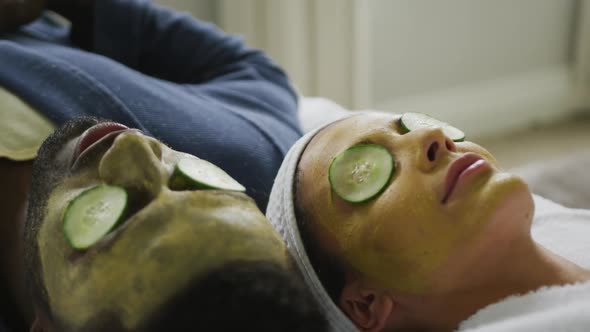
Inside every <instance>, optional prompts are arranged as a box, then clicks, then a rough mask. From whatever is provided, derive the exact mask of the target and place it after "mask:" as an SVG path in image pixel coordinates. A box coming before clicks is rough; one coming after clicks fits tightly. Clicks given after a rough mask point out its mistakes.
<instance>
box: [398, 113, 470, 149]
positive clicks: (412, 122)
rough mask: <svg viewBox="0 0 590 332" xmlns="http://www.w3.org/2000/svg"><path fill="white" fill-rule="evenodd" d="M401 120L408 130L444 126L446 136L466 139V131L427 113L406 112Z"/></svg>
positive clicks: (458, 139) (456, 140)
mask: <svg viewBox="0 0 590 332" xmlns="http://www.w3.org/2000/svg"><path fill="white" fill-rule="evenodd" d="M400 122H401V125H402V127H403V128H404V130H406V132H409V131H412V130H416V129H420V128H442V131H443V132H444V133H445V136H447V137H448V138H450V139H452V140H453V141H454V142H463V141H464V140H465V133H463V131H461V130H459V129H457V128H455V127H453V126H451V125H450V124H448V123H446V122H442V121H440V120H437V119H435V118H433V117H431V116H429V115H426V114H422V113H404V114H403V115H402V117H401V119H400Z"/></svg>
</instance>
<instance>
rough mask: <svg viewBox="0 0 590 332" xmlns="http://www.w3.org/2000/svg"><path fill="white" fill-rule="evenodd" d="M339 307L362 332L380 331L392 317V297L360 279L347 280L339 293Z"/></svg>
mask: <svg viewBox="0 0 590 332" xmlns="http://www.w3.org/2000/svg"><path fill="white" fill-rule="evenodd" d="M340 309H342V311H344V313H345V314H346V315H347V316H348V317H349V318H350V320H351V321H352V322H353V323H354V324H355V325H356V326H357V327H358V328H359V329H360V330H361V331H364V332H378V331H382V330H383V329H384V328H385V326H386V325H387V322H388V321H389V320H390V319H392V314H393V310H394V301H393V298H392V297H391V296H390V295H389V294H388V293H386V292H385V291H383V290H379V289H376V288H372V287H369V286H367V285H365V284H364V282H363V281H362V280H359V279H355V280H352V281H350V280H349V281H347V282H346V285H344V289H343V290H342V293H341V294H340Z"/></svg>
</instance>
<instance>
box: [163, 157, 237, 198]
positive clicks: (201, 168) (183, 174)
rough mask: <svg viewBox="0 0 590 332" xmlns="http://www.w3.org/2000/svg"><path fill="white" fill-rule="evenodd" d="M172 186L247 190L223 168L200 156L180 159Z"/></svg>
mask: <svg viewBox="0 0 590 332" xmlns="http://www.w3.org/2000/svg"><path fill="white" fill-rule="evenodd" d="M170 186H171V187H174V188H179V189H184V188H189V189H192V188H194V189H220V190H230V191H246V188H245V187H244V186H242V185H241V184H240V183H239V182H238V181H236V180H234V179H233V178H232V177H231V176H229V175H228V174H227V173H226V172H224V171H223V170H222V169H221V168H219V167H217V166H215V165H213V164H212V163H210V162H208V161H206V160H203V159H199V158H185V159H182V160H180V162H178V164H176V167H175V169H174V174H173V176H172V180H171V184H170Z"/></svg>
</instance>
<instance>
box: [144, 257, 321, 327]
mask: <svg viewBox="0 0 590 332" xmlns="http://www.w3.org/2000/svg"><path fill="white" fill-rule="evenodd" d="M191 284H192V285H191V287H189V288H188V289H184V290H182V291H179V292H178V294H177V295H176V296H173V297H172V298H171V299H170V300H169V301H168V302H167V303H165V304H164V305H163V306H162V308H161V309H160V310H158V312H157V313H156V315H155V316H153V318H152V319H150V320H149V321H146V322H145V324H144V325H143V328H141V329H140V331H141V332H161V331H258V332H267V331H268V332H271V331H272V332H275V331H285V332H315V331H318V332H319V331H327V330H328V325H327V322H326V320H325V319H324V317H323V315H322V314H321V312H320V310H319V308H318V306H317V304H316V302H315V301H314V299H313V297H312V296H311V294H310V293H309V291H308V290H307V289H306V288H305V287H304V285H303V283H302V281H301V279H300V278H299V277H298V276H297V275H296V274H294V273H293V272H291V271H288V270H287V269H285V268H284V267H282V266H279V265H278V264H276V263H271V262H264V261H255V262H251V261H237V262H232V263H228V264H225V265H224V266H222V267H221V268H218V269H216V270H213V271H211V272H210V273H208V274H207V275H206V276H205V277H204V278H201V279H198V280H195V281H194V282H192V283H191Z"/></svg>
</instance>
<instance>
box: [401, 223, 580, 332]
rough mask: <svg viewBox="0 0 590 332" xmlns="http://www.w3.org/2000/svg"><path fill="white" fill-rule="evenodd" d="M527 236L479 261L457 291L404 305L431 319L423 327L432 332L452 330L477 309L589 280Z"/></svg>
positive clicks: (571, 264) (411, 301) (568, 262)
mask: <svg viewBox="0 0 590 332" xmlns="http://www.w3.org/2000/svg"><path fill="white" fill-rule="evenodd" d="M527 235H528V236H526V237H523V238H522V239H521V240H517V241H514V243H512V244H511V245H510V246H507V247H506V246H505V247H504V248H505V249H507V250H502V249H500V248H495V249H494V250H497V251H498V253H499V254H497V255H494V256H493V257H486V259H480V260H479V261H478V263H477V265H475V266H472V267H471V268H470V269H469V273H466V274H464V275H465V277H464V278H463V279H464V280H461V281H462V282H463V283H462V284H461V286H460V287H459V288H457V289H454V290H452V291H449V292H445V293H443V294H436V295H429V296H426V297H424V296H421V297H419V298H418V297H413V298H407V299H406V300H408V303H414V304H415V305H416V307H420V306H421V309H418V311H417V318H420V317H421V320H422V321H423V317H431V318H432V320H431V321H430V322H429V323H428V324H427V325H429V328H432V329H433V330H436V331H447V330H448V331H453V330H454V329H456V327H457V326H458V325H459V323H461V322H462V321H463V320H465V319H467V318H469V317H470V316H471V315H473V314H474V313H475V312H477V311H478V310H479V309H482V308H484V307H486V306H488V305H490V304H493V303H495V302H498V301H500V300H502V299H504V298H506V297H508V296H511V295H523V294H526V293H529V292H531V291H535V290H537V289H539V288H541V287H543V286H555V285H565V284H572V283H576V282H581V281H586V280H590V271H588V270H585V269H583V268H581V267H579V266H577V265H575V264H574V263H572V262H570V261H568V260H566V259H564V258H562V257H560V256H558V255H556V254H554V253H552V252H551V251H549V250H547V249H546V248H544V247H543V246H541V245H540V244H538V243H536V242H534V241H533V240H532V238H531V237H530V234H527ZM418 321H419V320H418Z"/></svg>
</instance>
